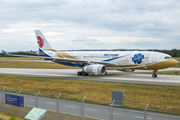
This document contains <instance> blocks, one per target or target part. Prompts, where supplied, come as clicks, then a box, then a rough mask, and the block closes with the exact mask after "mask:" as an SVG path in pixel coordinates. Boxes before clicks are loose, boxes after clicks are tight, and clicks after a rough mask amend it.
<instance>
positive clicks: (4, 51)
mask: <svg viewBox="0 0 180 120" xmlns="http://www.w3.org/2000/svg"><path fill="white" fill-rule="evenodd" d="M2 52H3V53H4V54H5V55H10V54H9V53H7V52H5V51H4V50H2Z"/></svg>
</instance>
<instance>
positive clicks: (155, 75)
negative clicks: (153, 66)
mask: <svg viewBox="0 0 180 120" xmlns="http://www.w3.org/2000/svg"><path fill="white" fill-rule="evenodd" d="M156 72H157V70H154V71H153V74H152V77H153V78H156V77H157V74H156Z"/></svg>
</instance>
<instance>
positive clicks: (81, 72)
mask: <svg viewBox="0 0 180 120" xmlns="http://www.w3.org/2000/svg"><path fill="white" fill-rule="evenodd" d="M77 75H78V76H88V75H89V73H86V72H84V71H79V72H77Z"/></svg>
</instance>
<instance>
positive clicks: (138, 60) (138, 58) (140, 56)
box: [132, 53, 144, 64]
mask: <svg viewBox="0 0 180 120" xmlns="http://www.w3.org/2000/svg"><path fill="white" fill-rule="evenodd" d="M143 59H144V55H143V54H142V53H138V54H135V55H134V57H133V58H132V61H133V62H134V63H135V64H136V63H137V64H140V63H141V62H142V60H143Z"/></svg>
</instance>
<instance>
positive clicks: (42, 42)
mask: <svg viewBox="0 0 180 120" xmlns="http://www.w3.org/2000/svg"><path fill="white" fill-rule="evenodd" d="M37 39H38V42H37V43H38V44H39V47H40V48H42V47H43V45H44V40H43V39H42V38H41V37H40V36H37Z"/></svg>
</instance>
